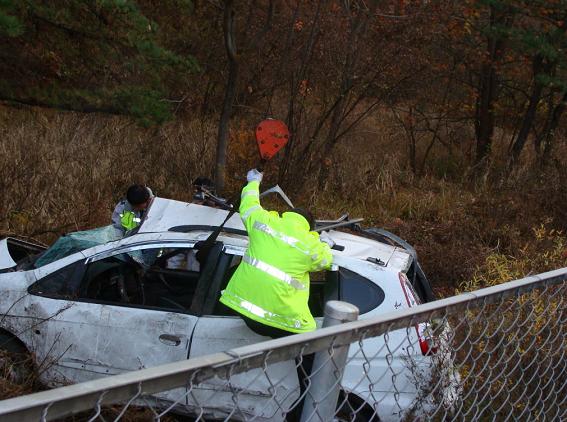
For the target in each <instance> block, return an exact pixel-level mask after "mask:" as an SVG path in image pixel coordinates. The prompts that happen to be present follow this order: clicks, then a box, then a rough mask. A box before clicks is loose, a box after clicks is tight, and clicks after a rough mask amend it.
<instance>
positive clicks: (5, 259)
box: [0, 239, 16, 270]
mask: <svg viewBox="0 0 567 422" xmlns="http://www.w3.org/2000/svg"><path fill="white" fill-rule="evenodd" d="M15 266H16V261H14V259H13V258H12V255H10V249H9V248H8V239H2V240H0V270H7V269H8V268H12V267H15Z"/></svg>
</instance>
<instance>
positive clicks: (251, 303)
mask: <svg viewBox="0 0 567 422" xmlns="http://www.w3.org/2000/svg"><path fill="white" fill-rule="evenodd" d="M259 186H260V183H259V182H250V183H248V185H246V187H245V188H244V189H243V190H242V197H241V202H240V209H239V211H240V216H241V218H242V221H243V222H244V226H245V227H246V230H247V232H248V237H249V239H250V243H249V245H248V249H247V250H246V253H245V255H244V257H243V259H242V262H241V264H240V265H239V267H238V268H237V270H236V272H235V273H234V275H233V276H232V278H231V280H230V282H229V283H228V286H227V287H226V289H225V290H224V291H223V292H222V296H221V299H220V301H221V302H222V303H224V304H225V305H226V306H228V307H229V308H232V309H234V310H235V311H237V312H239V313H241V314H242V315H245V316H247V317H248V318H251V319H253V320H255V321H257V322H260V323H262V324H265V325H269V326H272V327H276V328H279V329H282V330H285V331H290V332H293V333H303V332H307V331H313V330H315V328H316V326H315V320H314V319H313V316H312V315H311V312H310V311H309V306H308V304H307V302H308V300H309V272H312V271H320V270H323V269H327V268H329V267H330V265H331V262H332V255H331V250H330V248H329V246H328V245H327V244H326V243H323V242H321V241H320V240H319V235H318V234H317V233H316V232H310V231H309V223H308V222H307V221H306V220H305V218H303V217H302V216H301V215H299V214H296V213H293V212H285V213H283V214H282V216H281V217H280V215H279V214H278V213H277V212H275V211H266V210H264V209H263V208H262V207H261V205H260V199H259V193H260V192H259Z"/></svg>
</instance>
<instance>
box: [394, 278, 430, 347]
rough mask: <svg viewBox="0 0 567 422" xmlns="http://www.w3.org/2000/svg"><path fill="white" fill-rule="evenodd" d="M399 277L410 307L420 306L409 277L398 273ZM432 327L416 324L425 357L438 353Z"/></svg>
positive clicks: (424, 323) (423, 323) (422, 323)
mask: <svg viewBox="0 0 567 422" xmlns="http://www.w3.org/2000/svg"><path fill="white" fill-rule="evenodd" d="M398 277H399V279H400V284H401V285H402V290H403V292H404V296H405V297H406V301H407V304H408V306H409V307H410V308H412V307H414V306H417V305H420V304H421V301H420V300H419V296H417V293H416V292H415V290H414V289H413V286H412V285H411V283H410V281H409V280H408V278H407V276H406V275H405V274H404V273H398ZM430 325H431V324H429V323H428V322H421V323H419V324H415V331H416V332H417V338H418V341H419V348H420V349H421V354H422V355H424V356H427V355H431V354H433V353H437V347H436V346H435V339H434V338H433V336H432V335H431V333H430V332H429V331H430Z"/></svg>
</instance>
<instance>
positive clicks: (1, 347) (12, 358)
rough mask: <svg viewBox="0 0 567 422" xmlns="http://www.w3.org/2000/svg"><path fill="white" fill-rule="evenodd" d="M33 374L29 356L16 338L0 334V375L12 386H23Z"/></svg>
mask: <svg viewBox="0 0 567 422" xmlns="http://www.w3.org/2000/svg"><path fill="white" fill-rule="evenodd" d="M33 372H34V366H33V360H32V356H31V354H30V353H29V352H28V350H27V349H26V346H24V345H23V344H22V343H21V342H20V341H19V340H18V339H17V338H15V337H14V336H12V335H10V334H5V333H0V374H2V375H3V376H4V377H5V378H7V379H8V380H9V381H11V382H13V383H14V384H20V385H21V384H25V383H26V382H28V381H29V380H31V379H32V376H33Z"/></svg>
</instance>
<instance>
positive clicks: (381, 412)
mask: <svg viewBox="0 0 567 422" xmlns="http://www.w3.org/2000/svg"><path fill="white" fill-rule="evenodd" d="M566 280H567V268H566V269H561V270H556V271H551V272H548V273H544V274H540V275H536V276H531V277H527V278H524V279H521V280H516V281H512V282H509V283H505V284H502V285H499V286H495V287H490V288H486V289H481V290H478V291H475V292H470V293H464V294H461V295H458V296H454V297H451V298H447V299H443V300H438V301H435V302H431V303H428V304H425V305H420V306H417V307H414V308H411V309H406V310H400V311H396V312H392V313H389V314H384V315H381V316H380V317H377V318H373V319H365V320H358V321H353V322H347V323H344V324H340V325H333V326H329V327H326V328H322V329H320V330H317V331H315V332H312V333H307V334H300V335H294V336H290V337H285V338H281V339H277V340H271V341H266V342H263V343H258V344H252V345H249V346H245V347H240V348H237V349H233V350H229V351H226V352H223V353H215V354H212V355H209V356H203V357H199V358H195V359H190V360H186V361H181V362H175V363H171V364H167V365H162V366H159V367H154V368H149V369H144V370H140V371H136V372H130V373H124V374H121V375H116V376H111V377H107V378H103V379H99V380H95V381H90V382H85V383H82V384H76V385H71V386H67V387H62V388H58V389H54V390H49V391H44V392H40V393H35V394H31V395H27V396H22V397H18V398H14V399H9V400H4V401H1V402H0V419H1V420H2V421H22V420H53V419H56V418H60V417H63V416H66V415H70V414H75V413H77V412H81V411H88V413H87V415H88V417H90V420H95V419H97V418H98V417H99V416H104V420H109V419H110V420H119V419H121V418H122V417H123V416H124V415H125V414H126V412H129V411H131V408H133V407H138V406H143V407H144V408H146V409H149V410H147V412H150V416H151V418H153V419H155V420H160V419H161V418H163V417H164V416H166V415H168V414H169V413H170V412H182V413H187V414H190V415H192V416H193V417H194V418H195V419H196V420H211V419H220V420H258V421H261V420H286V418H287V420H299V419H300V418H301V420H302V421H308V420H309V421H325V422H326V421H328V420H329V402H331V406H332V408H331V412H330V414H332V418H333V419H334V420H339V421H341V420H345V421H348V420H351V421H370V420H382V421H384V420H437V419H439V420H445V419H453V418H458V419H463V420H488V419H490V420H566V419H567V402H566V397H567V387H566V385H567V368H566V363H565V362H566V361H567V360H566V356H565V354H566V350H567V344H566V343H567V342H566V332H567V330H566V329H565V325H566V322H567V321H566V312H565V309H566V306H565V305H566V298H567V294H566V293H567V283H566ZM350 318H352V316H350ZM346 319H348V318H346ZM347 348H348V354H347V353H344V351H345V350H346V349H347ZM341 351H342V352H341ZM314 353H316V354H317V355H316V357H315V364H314V365H313V368H312V369H311V370H309V365H308V364H307V362H308V361H311V360H312V359H311V358H310V356H312V355H313V354H314ZM345 361H346V362H345ZM305 371H307V372H309V374H305ZM298 380H303V381H304V388H300V385H299V384H300V382H299V381H298ZM322 385H325V386H328V388H327V387H325V389H322V388H321V386H322ZM326 389H328V391H325V390H326ZM336 396H338V400H336V399H335V397H336ZM335 403H336V404H335ZM110 405H112V406H110ZM301 408H303V414H301ZM300 415H301V416H300Z"/></svg>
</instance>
